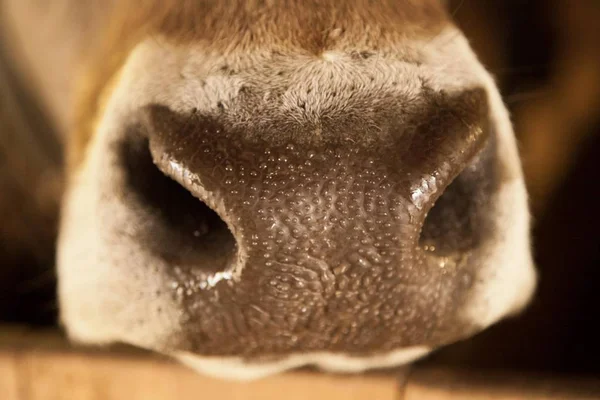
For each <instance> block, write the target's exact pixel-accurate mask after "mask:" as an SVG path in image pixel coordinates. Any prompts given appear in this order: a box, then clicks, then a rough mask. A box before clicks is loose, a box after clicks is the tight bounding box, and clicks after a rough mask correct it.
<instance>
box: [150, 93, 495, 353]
mask: <svg viewBox="0 0 600 400" xmlns="http://www.w3.org/2000/svg"><path fill="white" fill-rule="evenodd" d="M485 108H486V107H485V100H484V98H483V97H482V93H481V92H479V91H475V92H467V94H462V95H461V96H459V98H439V99H437V100H436V101H435V102H434V103H433V104H432V107H431V111H430V112H429V113H428V118H427V119H426V120H423V119H422V118H420V119H418V120H415V121H412V122H411V121H408V122H404V123H403V124H401V125H399V126H396V127H394V128H393V129H391V131H390V134H389V136H388V139H386V140H382V141H381V143H378V144H372V143H371V144H369V145H361V144H355V145H352V146H350V144H349V143H347V142H346V143H344V142H336V141H331V142H326V143H311V144H306V143H304V144H300V143H298V142H297V141H295V140H293V139H292V140H288V141H287V143H284V142H281V143H277V144H272V143H271V144H268V145H267V144H266V143H265V142H260V141H256V142H248V141H244V140H243V135H242V134H239V133H236V134H233V133H231V132H228V131H227V130H226V129H224V128H223V127H222V126H220V125H219V124H218V123H216V122H214V121H213V120H210V119H207V118H202V117H200V116H192V120H191V122H190V117H189V116H188V117H183V119H182V117H180V116H177V115H174V114H173V113H171V112H170V111H168V110H166V109H164V108H161V107H155V108H153V109H152V111H151V113H150V115H151V117H150V118H151V120H152V122H151V124H152V126H153V128H152V133H151V134H150V148H151V152H152V154H153V158H154V160H155V163H156V164H157V165H158V167H159V168H160V169H161V170H162V171H163V172H164V173H166V174H167V175H169V176H171V177H172V178H173V179H175V180H176V181H178V182H179V183H180V184H181V185H183V186H184V187H185V188H187V189H188V190H189V191H190V192H192V193H193V194H194V195H195V196H196V197H198V198H199V199H200V200H202V201H203V202H205V203H206V204H207V205H208V206H209V207H211V208H212V209H214V210H215V211H216V212H217V213H218V214H219V215H220V216H221V218H222V219H223V220H224V221H225V222H226V223H227V225H228V227H229V229H230V230H231V232H232V234H233V236H234V237H235V239H236V241H237V245H238V248H237V251H238V256H237V258H236V259H235V260H236V261H235V263H234V265H232V266H231V275H232V276H231V279H229V280H228V281H227V282H222V283H221V284H219V285H220V286H219V287H212V288H208V289H206V288H205V289H206V290H204V293H199V294H198V295H197V296H196V297H195V299H194V303H196V304H197V303H202V304H203V310H204V312H205V313H208V314H210V313H211V310H213V311H214V312H215V313H216V312H217V311H216V310H220V309H222V308H227V307H229V309H228V310H226V311H225V312H224V315H228V316H227V317H223V318H224V320H227V321H226V322H223V323H222V324H221V325H222V326H225V325H228V326H230V328H231V327H233V329H225V328H223V327H221V329H216V328H215V326H208V325H207V323H206V322H200V325H201V326H202V327H203V329H201V330H202V332H203V334H204V336H203V337H204V340H205V342H214V341H220V342H219V343H220V348H221V351H225V352H228V351H229V352H231V353H236V352H238V351H244V352H247V351H248V348H253V349H258V348H261V349H262V350H263V351H264V350H265V348H266V349H267V350H271V351H281V350H282V349H290V348H304V349H306V348H309V349H322V348H324V347H327V348H330V347H332V346H334V347H335V346H336V345H339V346H342V347H343V346H348V345H349V343H351V346H353V347H354V348H356V349H360V350H368V349H372V348H373V346H374V344H375V343H385V345H389V346H394V345H398V344H403V345H407V344H414V343H416V342H422V341H427V340H435V338H434V337H433V336H434V333H433V332H434V331H435V329H436V328H439V327H440V326H442V325H443V323H442V322H440V321H436V320H435V318H433V319H431V318H425V317H424V316H423V315H419V313H418V312H412V313H411V311H410V310H407V305H408V306H411V307H412V308H413V309H414V310H420V309H429V310H430V312H432V313H434V314H440V315H441V314H443V313H444V312H447V311H448V310H449V309H450V308H452V304H451V301H449V300H448V299H450V298H452V297H453V295H452V293H448V292H449V291H450V292H451V291H452V288H453V287H454V286H453V285H455V283H451V284H449V288H448V290H441V291H438V292H435V293H431V294H432V296H431V298H427V293H423V292H424V290H423V287H425V286H427V285H428V284H430V283H431V282H432V280H434V279H446V280H448V279H449V280H450V281H452V279H454V278H455V277H454V278H452V279H450V278H444V277H442V275H440V274H438V273H437V272H436V273H433V274H432V273H431V270H430V269H428V268H426V266H427V264H428V257H429V256H428V255H427V254H426V252H424V251H423V250H422V249H421V248H420V247H419V234H420V231H421V228H422V226H423V223H424V221H425V218H426V216H427V213H428V211H429V209H431V207H432V206H433V204H434V202H435V200H436V199H437V198H438V197H439V196H440V195H441V193H442V192H443V191H444V189H445V188H446V187H447V186H448V185H449V184H450V182H451V181H452V180H453V179H454V178H455V177H456V176H457V175H458V174H459V173H460V171H461V170H462V169H463V168H464V167H465V166H466V165H467V164H468V162H469V160H471V159H472V158H473V157H474V156H475V154H477V152H478V151H479V150H480V149H481V148H482V147H483V146H484V144H485V142H486V130H485V129H483V128H482V125H481V124H480V123H479V122H480V120H481V118H482V115H483V114H484V113H485ZM421 117H422V116H421ZM452 282H453V281H452ZM210 290H217V291H220V293H221V296H222V297H221V300H220V301H219V302H215V301H209V300H206V292H208V291H210ZM424 295H425V296H424ZM440 296H446V297H448V299H440ZM225 297H227V300H226V301H225V300H223V298H225ZM442 300H443V301H442ZM436 301H438V302H440V301H441V302H442V303H445V304H443V305H442V306H440V305H439V304H437V305H436V304H434V303H435V302H436ZM223 304H226V305H223ZM227 304H228V305H227ZM411 307H409V308H411ZM192 318H193V317H192ZM440 318H441V317H440ZM374 320H377V321H380V322H381V321H383V322H382V323H380V324H378V326H375V325H374V324H373V322H372V321H374ZM357 321H358V322H357ZM369 321H371V322H369ZM365 327H368V329H365ZM394 328H395V329H394ZM398 329H400V330H401V332H398ZM257 330H260V331H261V335H262V338H257V337H256V332H257ZM227 331H234V332H236V339H235V341H231V342H230V343H228V344H227V345H223V343H222V340H223V338H222V337H220V338H219V337H218V335H219V332H222V333H223V334H225V332H227ZM390 331H391V332H393V333H394V334H390ZM417 331H418V332H417ZM396 334H397V335H396ZM215 335H217V336H215ZM394 335H396V337H395V338H394ZM244 338H247V339H244ZM265 338H269V339H268V340H267V339H265ZM286 338H287V339H286ZM240 343H245V346H246V347H244V350H240V347H238V346H239V345H240ZM300 343H301V344H300ZM195 346H200V347H202V346H203V345H202V344H199V343H196V344H195ZM203 348H204V351H209V352H210V350H209V347H203ZM236 349H237V350H236Z"/></svg>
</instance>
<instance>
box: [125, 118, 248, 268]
mask: <svg viewBox="0 0 600 400" xmlns="http://www.w3.org/2000/svg"><path fill="white" fill-rule="evenodd" d="M140 131H141V128H140V127H137V126H135V127H132V128H130V129H129V131H128V134H127V138H126V139H125V140H123V141H122V142H121V143H120V144H119V146H120V161H121V164H122V166H123V168H124V173H125V185H126V187H125V190H124V194H123V196H124V200H125V201H126V202H127V204H128V206H129V207H131V208H133V209H134V211H135V212H136V214H137V215H140V216H141V217H142V218H141V220H142V223H140V224H139V226H138V227H137V228H136V234H139V235H140V236H141V237H140V239H141V243H143V244H144V246H147V247H148V248H149V249H150V250H151V251H152V252H153V253H155V254H157V255H158V256H159V257H161V258H162V259H165V260H167V261H168V262H169V263H170V264H172V265H177V266H178V267H181V268H185V267H190V268H192V267H193V268H195V269H201V270H203V271H205V272H206V273H216V272H221V271H226V270H228V269H230V268H232V264H233V260H234V259H235V257H236V254H237V245H236V241H235V238H234V237H233V235H232V234H231V232H230V231H229V229H228V227H227V224H226V223H225V221H223V220H222V219H221V217H220V216H219V215H218V214H217V213H216V212H215V211H214V210H212V209H211V208H210V207H209V206H208V205H207V204H206V203H205V202H203V201H201V200H199V199H198V198H196V197H194V196H193V195H192V194H191V193H190V192H189V191H188V190H187V189H186V188H184V187H183V186H181V185H180V184H179V183H177V182H175V181H174V180H172V179H171V178H169V177H167V176H166V175H165V174H163V172H162V171H160V170H159V169H158V168H157V166H156V165H155V164H154V162H153V160H152V156H151V153H150V148H149V140H148V138H147V137H145V136H144V135H143V134H142V133H141V132H140Z"/></svg>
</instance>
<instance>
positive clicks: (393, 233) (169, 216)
mask: <svg viewBox="0 0 600 400" xmlns="http://www.w3.org/2000/svg"><path fill="white" fill-rule="evenodd" d="M183 3H186V2H183ZM183 3H182V4H183ZM292 3H293V2H289V4H286V5H285V6H284V5H274V4H270V3H269V2H265V4H262V3H261V4H258V3H257V4H250V3H245V5H240V6H239V7H233V6H231V5H228V6H215V7H214V8H210V7H208V8H203V9H202V10H201V11H198V10H195V11H193V12H192V11H191V10H186V12H184V13H181V14H180V15H179V17H177V18H175V17H174V18H173V19H172V20H170V23H166V22H165V23H164V24H163V25H162V28H160V29H162V30H160V29H159V30H158V31H157V32H156V33H155V34H153V35H152V36H148V37H145V38H143V39H142V40H140V41H139V42H137V43H136V45H135V46H134V47H133V49H132V51H131V52H129V53H128V56H127V58H126V61H125V62H124V63H123V65H122V66H121V67H120V68H119V69H118V71H117V72H115V74H114V75H113V76H112V79H111V81H110V82H111V83H110V84H108V83H106V89H105V90H104V92H103V93H102V96H99V98H103V99H104V100H103V101H102V102H99V104H100V103H101V104H102V106H101V107H100V106H99V107H98V109H97V114H96V115H95V119H94V123H93V124H90V125H93V128H92V131H91V135H90V139H89V141H87V142H86V145H85V148H84V151H82V152H81V154H82V156H81V157H80V159H81V161H80V162H79V163H77V164H76V165H75V167H74V169H73V171H72V172H71V177H70V188H69V191H68V194H67V197H66V203H65V207H64V213H63V221H62V231H61V237H60V247H59V278H60V301H61V309H62V321H63V322H64V324H65V326H66V328H67V330H68V332H69V334H70V336H72V337H73V338H75V339H76V340H79V341H84V342H90V343H108V342H114V341H121V342H127V343H132V344H135V345H138V346H142V347H146V348H150V349H154V350H157V351H160V352H163V353H167V354H172V355H175V356H177V357H179V358H181V359H182V360H184V361H186V362H187V363H189V364H191V365H193V366H195V367H196V368H197V369H200V370H204V371H206V372H208V373H213V374H219V375H223V376H230V377H236V378H242V377H254V376H260V375H262V374H266V373H271V372H275V371H279V370H282V369H285V368H290V367H294V366H298V365H303V364H316V365H319V366H321V367H324V368H330V369H336V370H342V371H356V370H362V369H365V368H370V367H378V366H389V365H396V364H399V363H402V362H407V361H410V360H412V359H415V358H417V357H419V356H421V355H423V354H425V353H427V352H428V351H430V350H432V349H434V348H436V347H438V346H440V345H443V344H447V343H450V342H453V341H456V340H459V339H462V338H465V337H468V336H470V335H472V334H474V333H475V332H477V331H479V330H481V329H482V328H484V327H486V326H488V325H490V324H491V323H493V322H495V321H497V320H498V319H500V318H502V317H503V316H505V315H507V314H510V313H513V312H516V311H518V310H519V309H520V308H522V306H524V305H525V303H526V302H527V300H528V299H529V297H530V295H531V293H532V291H533V287H534V281H535V274H534V270H533V267H532V262H531V256H530V250H529V239H528V229H529V222H528V210H527V204H526V194H525V189H524V184H523V179H522V175H521V169H520V165H519V160H518V157H517V151H516V146H515V139H514V137H513V132H512V129H511V125H510V122H509V118H508V115H507V112H506V110H505V108H504V106H503V105H502V102H501V100H500V97H499V94H498V92H497V90H496V88H495V86H494V83H493V81H492V79H491V78H490V77H489V75H488V74H487V73H486V72H485V71H484V69H483V68H482V66H481V65H480V64H479V63H478V61H477V59H476V58H475V56H474V55H473V54H472V52H471V50H470V49H469V46H468V44H467V42H466V40H465V39H464V37H463V36H462V35H461V34H460V33H459V32H458V31H457V30H456V28H455V27H454V26H452V25H450V24H449V23H448V22H447V21H446V19H445V14H444V13H443V11H441V10H440V9H439V7H438V6H437V5H436V4H433V3H432V2H422V1H419V2H416V1H415V2H413V1H408V0H406V1H400V2H392V3H393V4H391V5H386V4H379V5H368V6H367V5H366V4H363V2H356V3H357V4H354V5H351V4H350V2H345V3H344V5H343V6H339V5H336V4H335V3H336V2H331V4H324V5H323V4H322V5H320V6H319V7H316V6H315V5H312V4H308V3H305V2H298V4H296V5H294V4H292ZM417 4H418V5H417ZM181 7H183V6H181ZM169 12H177V11H176V10H175V11H173V10H172V11H169ZM182 15H183V16H182ZM181 18H184V19H181ZM173 21H177V24H174V23H173ZM178 24H180V25H185V24H188V25H189V26H188V27H185V28H182V29H188V30H189V29H190V27H192V28H193V29H192V30H193V32H192V34H190V35H189V36H186V38H185V39H182V37H183V36H181V37H177V34H176V33H174V32H177V30H178V27H177V26H174V25H178ZM107 62H108V61H107ZM75 139H76V138H75ZM75 139H73V140H75Z"/></svg>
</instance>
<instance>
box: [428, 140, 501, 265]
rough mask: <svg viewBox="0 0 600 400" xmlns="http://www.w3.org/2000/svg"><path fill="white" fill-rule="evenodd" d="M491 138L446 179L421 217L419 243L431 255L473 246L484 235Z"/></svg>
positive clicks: (492, 175)
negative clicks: (478, 151) (434, 200)
mask: <svg viewBox="0 0 600 400" xmlns="http://www.w3.org/2000/svg"><path fill="white" fill-rule="evenodd" d="M494 156H495V138H494V137H493V135H492V137H491V138H490V140H489V141H488V143H487V144H486V146H485V147H484V148H483V149H482V151H481V152H480V153H479V154H478V155H477V156H476V157H475V158H474V159H473V160H472V161H471V162H470V163H469V164H468V165H467V166H466V168H465V169H464V170H463V171H462V172H461V173H460V174H459V175H458V176H457V177H456V178H455V179H454V181H452V183H450V185H449V186H448V187H447V188H446V190H445V191H444V193H442V195H441V196H440V197H439V198H438V199H437V201H436V202H435V204H434V205H433V207H432V208H431V210H430V211H429V213H428V214H427V217H426V219H425V222H424V225H423V228H422V230H421V236H420V238H419V246H420V247H421V248H422V249H425V250H427V251H429V252H431V253H433V254H435V255H439V256H450V255H453V254H457V253H463V252H466V251H468V250H470V249H473V248H475V247H477V246H478V245H479V244H480V242H481V241H482V240H484V239H485V238H486V237H488V236H489V235H488V233H489V232H488V229H489V228H488V227H489V220H488V217H487V216H488V215H489V210H490V206H491V199H492V194H493V192H494V185H495V184H496V169H495V158H494Z"/></svg>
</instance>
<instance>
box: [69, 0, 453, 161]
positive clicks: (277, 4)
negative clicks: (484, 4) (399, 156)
mask: <svg viewBox="0 0 600 400" xmlns="http://www.w3.org/2000/svg"><path fill="white" fill-rule="evenodd" d="M116 3H117V4H116V5H115V6H114V7H113V9H112V10H111V11H110V12H109V13H108V16H107V23H106V24H105V29H103V30H101V33H100V34H99V35H98V38H97V41H96V43H92V44H91V45H90V51H89V53H88V54H87V57H86V59H87V61H86V62H85V64H84V66H83V71H82V73H81V80H80V82H79V85H78V93H77V94H76V96H75V98H76V102H77V104H76V109H75V115H76V117H75V122H74V124H75V126H74V128H73V133H72V137H71V138H70V141H69V149H68V161H69V166H70V169H71V170H73V169H74V168H75V167H76V166H77V165H78V164H79V163H80V161H81V160H82V158H83V152H84V149H85V147H86V145H87V143H88V141H89V139H90V137H91V135H92V132H93V127H94V125H95V123H96V120H97V118H98V117H99V114H100V112H99V111H100V110H102V108H103V104H104V100H105V98H106V97H107V95H108V93H110V87H111V86H112V85H111V82H113V83H114V80H115V76H116V75H117V73H118V71H119V69H120V68H121V66H122V65H123V63H124V61H125V59H126V58H127V56H128V55H129V53H130V52H131V50H132V48H133V47H134V46H135V45H136V44H137V43H139V42H140V41H141V40H143V39H144V38H146V37H148V36H152V35H160V36H164V37H166V38H168V39H169V40H170V41H172V42H174V43H190V42H197V43H204V44H206V45H207V46H208V47H210V48H212V49H215V50H216V51H220V52H224V53H226V52H229V51H232V50H233V49H244V50H246V51H251V50H252V49H253V48H258V47H260V46H262V45H264V44H266V43H268V44H270V45H273V44H277V45H278V46H279V47H281V48H282V49H290V48H294V49H300V50H301V51H303V52H308V53H314V54H318V53H320V52H322V51H323V50H324V49H327V48H329V47H331V46H332V45H334V44H336V42H337V41H343V42H344V43H346V44H352V45H353V46H362V47H364V49H365V50H378V49H379V47H380V46H382V45H387V47H390V46H394V45H398V44H401V42H402V38H403V37H407V36H411V37H414V36H419V35H422V36H423V35H428V36H433V35H435V34H436V33H437V32H439V31H441V29H442V28H443V26H445V25H446V24H448V20H447V15H446V13H445V10H444V8H443V7H442V5H441V4H440V3H439V2H438V1H437V0H382V1H371V0H354V1H339V0H324V1H318V0H281V1H276V0H246V1H244V0H231V1H205V0H141V1H139V2H138V1H136V2H134V1H120V2H116ZM374 21H375V22H376V24H375V25H374V24H373V22H374ZM342 36H343V38H342Z"/></svg>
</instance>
